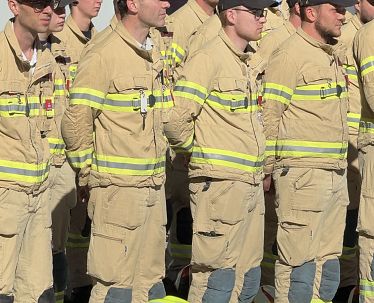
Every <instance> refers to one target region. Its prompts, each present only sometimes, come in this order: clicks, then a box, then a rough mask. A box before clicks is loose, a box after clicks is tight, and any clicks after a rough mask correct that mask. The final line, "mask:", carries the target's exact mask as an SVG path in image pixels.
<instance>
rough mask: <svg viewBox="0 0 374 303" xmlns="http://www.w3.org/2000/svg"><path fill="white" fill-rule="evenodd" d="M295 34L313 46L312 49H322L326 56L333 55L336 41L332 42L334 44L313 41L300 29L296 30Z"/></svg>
mask: <svg viewBox="0 0 374 303" xmlns="http://www.w3.org/2000/svg"><path fill="white" fill-rule="evenodd" d="M296 32H297V34H298V35H299V36H301V37H302V38H303V39H304V40H305V41H306V42H308V43H309V44H311V45H313V46H314V47H317V48H320V49H322V50H323V51H324V52H325V53H327V54H328V55H333V53H334V49H335V46H336V44H337V43H338V41H337V40H334V42H336V43H334V44H329V43H324V42H320V41H318V40H316V39H314V38H313V37H311V36H310V35H308V34H307V33H306V32H304V31H303V30H302V28H301V27H300V28H298V29H297V31H296Z"/></svg>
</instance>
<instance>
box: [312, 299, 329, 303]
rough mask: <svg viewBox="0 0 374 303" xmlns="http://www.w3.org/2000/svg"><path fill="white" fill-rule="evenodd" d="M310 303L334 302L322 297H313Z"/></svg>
mask: <svg viewBox="0 0 374 303" xmlns="http://www.w3.org/2000/svg"><path fill="white" fill-rule="evenodd" d="M310 303H332V301H324V300H321V299H312V300H311V301H310Z"/></svg>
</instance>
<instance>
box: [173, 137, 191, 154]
mask: <svg viewBox="0 0 374 303" xmlns="http://www.w3.org/2000/svg"><path fill="white" fill-rule="evenodd" d="M193 140H194V135H192V136H191V137H189V138H188V140H187V141H186V142H185V143H183V144H182V145H181V146H178V147H172V148H173V149H174V151H175V152H176V153H177V154H183V153H191V152H192V147H193Z"/></svg>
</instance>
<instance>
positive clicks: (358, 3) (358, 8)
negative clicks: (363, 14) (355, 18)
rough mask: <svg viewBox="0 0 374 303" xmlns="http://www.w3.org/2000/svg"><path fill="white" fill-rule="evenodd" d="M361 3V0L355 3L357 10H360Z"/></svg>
mask: <svg viewBox="0 0 374 303" xmlns="http://www.w3.org/2000/svg"><path fill="white" fill-rule="evenodd" d="M360 4H361V0H358V2H357V3H356V4H355V9H356V11H357V12H360Z"/></svg>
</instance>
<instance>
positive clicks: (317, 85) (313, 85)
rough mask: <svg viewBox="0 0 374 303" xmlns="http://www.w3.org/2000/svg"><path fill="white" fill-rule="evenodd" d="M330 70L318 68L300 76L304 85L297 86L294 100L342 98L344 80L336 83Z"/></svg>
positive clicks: (344, 89) (345, 90) (345, 89)
mask: <svg viewBox="0 0 374 303" xmlns="http://www.w3.org/2000/svg"><path fill="white" fill-rule="evenodd" d="M333 68H334V67H332V68H318V69H314V70H311V71H307V72H304V73H303V74H302V78H303V82H304V83H305V85H301V86H298V87H297V88H296V90H295V93H294V98H295V97H296V98H301V99H302V100H321V101H323V100H328V99H334V98H337V97H338V98H339V97H342V96H343V94H344V93H346V92H347V88H346V83H345V80H344V79H343V76H342V79H340V81H339V80H338V81H337V77H336V75H335V71H334V70H333Z"/></svg>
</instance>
